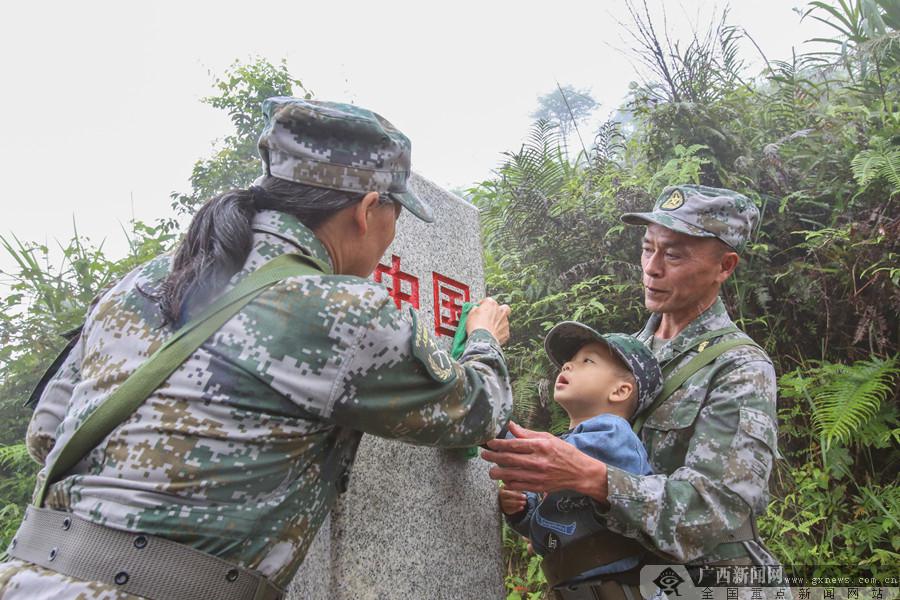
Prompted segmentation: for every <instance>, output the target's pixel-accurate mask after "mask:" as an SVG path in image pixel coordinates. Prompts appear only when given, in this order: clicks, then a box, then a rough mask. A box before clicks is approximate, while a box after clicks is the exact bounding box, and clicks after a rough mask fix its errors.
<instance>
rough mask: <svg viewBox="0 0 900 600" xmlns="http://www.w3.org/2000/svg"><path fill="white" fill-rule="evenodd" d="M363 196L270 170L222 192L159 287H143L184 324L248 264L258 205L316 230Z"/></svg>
mask: <svg viewBox="0 0 900 600" xmlns="http://www.w3.org/2000/svg"><path fill="white" fill-rule="evenodd" d="M361 199H362V195H361V194H353V193H350V192H343V191H340V190H333V189H329V188H319V187H313V186H309V185H304V184H300V183H294V182H291V181H285V180H283V179H276V178H274V177H269V176H267V177H263V178H261V180H259V182H258V184H257V185H253V186H251V187H250V189H247V190H231V191H228V192H225V193H224V194H220V195H218V196H216V197H215V198H212V199H211V200H209V201H208V202H206V204H204V205H203V206H201V207H200V210H198V211H197V214H196V215H194V218H193V219H192V220H191V224H190V226H189V227H188V231H187V233H186V234H185V236H184V239H182V241H181V243H180V244H179V246H178V250H177V251H176V252H175V257H174V258H173V260H172V270H171V271H170V272H169V275H168V277H166V279H165V280H164V281H163V284H162V288H161V290H160V293H159V294H157V295H150V294H147V293H144V292H142V293H144V295H145V296H147V297H149V298H150V299H151V300H153V301H154V302H156V304H157V305H158V306H159V309H160V312H162V316H163V320H164V322H165V324H174V325H176V326H179V325H181V324H182V323H183V322H184V321H185V320H186V316H187V314H188V313H189V312H190V311H189V310H187V309H188V308H190V307H195V306H203V305H205V304H207V303H208V302H210V301H211V300H212V299H214V298H215V297H216V295H217V294H218V293H219V292H220V291H221V290H222V289H223V288H224V287H225V285H226V284H227V283H228V281H229V280H230V279H231V277H232V276H233V275H234V274H235V273H237V272H238V271H240V270H241V269H242V268H243V266H244V263H245V262H246V260H247V256H248V255H249V254H250V250H251V249H252V246H253V230H252V223H253V216H254V215H255V214H256V211H257V210H263V209H270V210H278V211H282V212H285V213H288V214H291V215H293V216H294V217H296V218H297V219H298V220H299V221H300V222H301V223H303V224H304V225H305V226H306V227H308V228H310V229H312V230H313V231H315V230H316V229H317V228H318V227H320V226H321V225H322V224H323V223H325V222H326V221H327V220H329V219H330V218H331V217H333V216H334V215H335V213H337V212H338V211H339V210H341V209H343V208H345V207H347V206H350V205H352V204H355V203H357V202H359V201H360V200H361Z"/></svg>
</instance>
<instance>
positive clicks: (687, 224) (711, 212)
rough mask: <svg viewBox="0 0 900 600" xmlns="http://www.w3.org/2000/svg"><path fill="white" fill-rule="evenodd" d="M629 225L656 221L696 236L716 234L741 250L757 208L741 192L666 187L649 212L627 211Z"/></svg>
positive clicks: (757, 218)
mask: <svg viewBox="0 0 900 600" xmlns="http://www.w3.org/2000/svg"><path fill="white" fill-rule="evenodd" d="M622 221H624V222H625V223H627V224H629V225H647V224H648V223H656V224H658V225H662V226H663V227H666V228H668V229H671V230H673V231H678V232H680V233H686V234H687V235H692V236H696V237H715V238H719V239H720V240H722V241H723V242H725V243H726V244H728V245H729V246H731V247H732V248H733V249H734V250H735V251H736V252H742V251H743V250H744V247H745V246H746V245H747V240H748V239H750V233H751V232H752V231H753V228H754V227H755V226H756V223H757V222H758V221H759V210H758V209H757V208H756V205H755V204H753V202H751V201H750V199H749V198H747V197H746V196H744V195H743V194H739V193H737V192H733V191H731V190H725V189H721V188H714V187H707V186H705V185H678V186H672V187H667V188H666V189H665V190H663V193H662V194H661V195H660V196H659V199H657V201H656V204H654V205H653V211H652V212H645V213H626V214H624V215H622Z"/></svg>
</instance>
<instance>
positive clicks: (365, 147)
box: [258, 96, 434, 223]
mask: <svg viewBox="0 0 900 600" xmlns="http://www.w3.org/2000/svg"><path fill="white" fill-rule="evenodd" d="M262 108H263V114H264V115H265V118H266V125H265V127H264V128H263V130H262V133H261V134H260V136H259V144H258V147H259V155H260V157H261V158H262V162H263V169H264V170H265V172H266V174H268V175H271V176H272V177H277V178H279V179H286V180H288V181H294V182H296V183H304V184H306V185H314V186H318V187H326V188H331V189H335V190H342V191H345V192H359V193H360V194H365V193H367V192H378V193H379V194H387V195H388V196H389V197H390V198H391V199H393V200H395V201H396V202H399V203H400V204H402V205H403V206H405V207H406V208H407V209H409V211H410V212H411V213H413V214H414V215H416V216H417V217H419V218H420V219H422V220H423V221H425V222H426V223H431V222H433V221H434V213H433V212H432V210H431V207H430V206H428V205H427V204H425V203H424V202H422V201H421V200H419V199H418V198H417V197H416V196H415V195H413V194H412V192H410V191H409V189H408V188H407V181H408V180H409V174H410V156H411V147H412V146H411V144H410V141H409V138H407V137H406V136H405V135H403V134H402V133H400V131H398V130H397V129H396V128H395V127H394V126H393V125H391V124H390V123H389V122H388V121H387V120H386V119H384V118H383V117H382V116H381V115H379V114H376V113H374V112H372V111H370V110H366V109H365V108H360V107H358V106H353V105H352V104H342V103H339V102H323V101H319V100H304V99H302V98H292V97H288V96H276V97H273V98H268V99H266V100H265V101H264V102H263V107H262Z"/></svg>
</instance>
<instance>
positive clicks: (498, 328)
mask: <svg viewBox="0 0 900 600" xmlns="http://www.w3.org/2000/svg"><path fill="white" fill-rule="evenodd" d="M476 329H486V330H487V331H488V332H490V334H491V335H492V336H494V338H495V339H496V340H497V341H498V342H500V345H501V346H502V345H503V344H505V343H506V342H507V341H509V306H508V305H506V304H497V301H496V300H494V299H493V298H485V299H484V300H482V301H481V302H479V303H478V306H476V307H475V308H473V309H472V310H471V311H469V316H468V318H467V319H466V333H467V334H468V333H472V332H473V331H475V330H476Z"/></svg>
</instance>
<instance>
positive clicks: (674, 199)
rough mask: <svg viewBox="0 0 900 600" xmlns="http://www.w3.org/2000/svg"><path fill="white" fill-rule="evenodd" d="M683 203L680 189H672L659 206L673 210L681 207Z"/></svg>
mask: <svg viewBox="0 0 900 600" xmlns="http://www.w3.org/2000/svg"><path fill="white" fill-rule="evenodd" d="M683 204H684V194H682V193H681V190H674V191H673V192H672V193H671V194H669V197H668V198H666V201H665V202H663V203H662V204H660V205H659V207H660V208H661V209H663V210H675V209H676V208H681V206H682V205H683Z"/></svg>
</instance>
